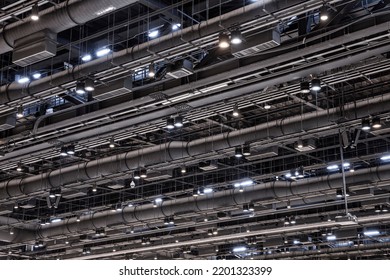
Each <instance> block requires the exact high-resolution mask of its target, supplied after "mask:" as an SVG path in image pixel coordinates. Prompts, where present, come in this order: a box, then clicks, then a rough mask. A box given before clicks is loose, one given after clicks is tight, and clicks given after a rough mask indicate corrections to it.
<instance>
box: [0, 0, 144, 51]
mask: <svg viewBox="0 0 390 280" xmlns="http://www.w3.org/2000/svg"><path fill="white" fill-rule="evenodd" d="M136 2H137V1H136V0H110V1H107V0H84V1H81V0H67V1H64V2H62V3H60V4H57V5H56V6H54V7H51V8H48V9H46V10H43V11H40V12H39V20H38V21H36V22H31V19H29V18H26V19H24V20H23V21H17V22H15V23H11V24H8V25H6V26H5V27H3V28H2V30H1V31H0V54H3V53H6V52H8V51H12V49H13V47H14V43H15V40H17V39H20V38H23V37H26V36H28V35H30V34H33V33H36V32H38V31H42V30H44V29H49V30H50V31H52V32H53V33H59V32H61V31H64V30H67V29H69V28H72V27H75V26H77V25H82V24H84V23H86V22H88V21H90V20H93V19H96V18H98V17H99V16H103V15H104V14H106V13H108V12H111V11H113V10H115V9H121V8H123V7H126V6H128V5H131V4H134V3H136Z"/></svg>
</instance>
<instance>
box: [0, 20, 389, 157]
mask: <svg viewBox="0 0 390 280" xmlns="http://www.w3.org/2000/svg"><path fill="white" fill-rule="evenodd" d="M382 27H383V26H382V25H381V28H382ZM377 28H379V26H377ZM386 28H387V27H386ZM369 30H371V28H369ZM354 35H355V34H354ZM344 37H347V36H344ZM348 37H349V38H354V36H352V35H351V36H348ZM332 42H333V41H332ZM332 42H330V43H332ZM386 51H387V46H385V47H380V48H377V49H375V50H370V51H366V52H363V53H359V54H357V55H350V56H348V57H346V58H345V59H340V60H336V61H331V62H328V63H322V64H320V65H317V64H315V65H313V66H312V67H308V68H305V69H304V70H301V71H297V72H292V73H289V74H286V75H279V76H276V77H273V78H270V79H267V80H264V81H260V82H258V83H255V84H252V85H249V86H247V87H245V88H238V89H233V90H230V91H226V92H222V93H218V94H213V95H210V96H207V97H205V98H202V99H201V100H196V101H190V102H188V105H189V106H191V107H193V108H199V107H204V106H207V105H209V104H213V103H215V102H219V101H220V100H225V99H229V98H236V97H238V96H242V95H244V94H246V93H252V92H255V91H258V90H261V89H263V88H266V87H268V86H273V85H275V84H282V83H284V82H287V81H291V80H293V79H295V78H296V77H298V76H300V77H304V76H308V75H310V74H311V73H312V72H313V71H323V70H324V71H325V70H329V69H333V68H337V67H340V66H343V65H347V64H349V63H355V62H358V61H361V60H364V59H366V58H368V57H371V56H374V55H378V54H381V53H383V52H386ZM271 60H272V59H271ZM255 67H261V65H260V64H258V63H255V64H253V65H250V66H249V68H250V69H248V68H246V69H245V70H244V71H242V72H245V71H253V69H257V68H255ZM237 72H240V73H241V71H236V74H237ZM227 74H229V73H227ZM225 78H226V77H225ZM206 79H208V78H206ZM184 87H186V86H184ZM180 90H182V89H179V91H180ZM183 90H184V89H183ZM2 96H3V95H1V94H0V99H1V97H2ZM145 100H147V98H142V99H136V100H134V101H132V102H131V104H129V103H123V104H119V105H117V106H115V107H113V108H107V109H102V110H99V111H96V112H93V113H91V114H86V115H83V116H80V117H78V118H77V121H78V122H87V121H88V120H90V119H94V118H97V117H99V116H106V115H109V114H110V113H111V112H115V111H118V110H119V111H120V110H123V109H125V108H128V107H129V106H133V107H136V106H139V105H141V104H143V103H144V102H146V101H145ZM377 101H378V102H381V101H385V102H386V99H383V100H377ZM377 101H375V99H374V100H373V102H377ZM361 105H362V103H360V105H357V106H361ZM363 105H364V104H363ZM351 108H352V107H351ZM378 109H379V110H378V111H375V113H380V112H381V110H382V109H381V108H378ZM369 110H377V108H373V107H372V108H371V107H370V108H369ZM328 112H329V114H330V115H331V114H335V113H336V112H337V110H336V109H331V110H330V111H328ZM366 112H368V111H366ZM175 113H176V110H175V108H172V107H170V108H165V109H161V110H159V111H153V112H151V113H144V114H142V115H137V116H135V117H133V118H131V119H129V118H127V119H126V120H122V121H118V122H116V123H115V125H111V126H105V127H97V128H93V129H90V130H87V131H82V132H80V133H78V134H77V135H72V136H64V137H61V138H60V139H58V140H61V141H63V142H75V141H78V140H79V139H85V138H87V137H93V136H95V135H100V137H102V136H103V135H106V134H109V133H110V132H112V131H114V130H117V129H122V128H126V127H129V126H131V125H136V124H139V123H141V122H145V121H149V122H150V121H151V120H155V119H161V118H164V117H166V116H168V115H172V114H175ZM324 113H325V114H326V113H327V111H322V112H321V113H320V112H317V113H313V114H312V117H315V115H316V114H318V116H320V115H321V114H324ZM351 115H352V116H353V114H351ZM323 116H325V120H326V118H327V116H326V115H323ZM363 116H364V117H365V116H366V114H365V112H364V110H363V111H361V114H360V115H359V117H363ZM42 119H43V118H41V119H39V120H38V122H37V123H36V124H35V125H34V132H33V134H34V135H36V134H39V133H47V132H49V131H53V130H61V129H62V128H64V127H66V126H68V125H71V123H70V122H69V120H66V121H63V122H60V123H57V124H55V125H48V126H45V127H42V128H40V129H38V125H39V123H40V121H41V120H42ZM353 119H354V116H353ZM72 121H73V120H72ZM286 121H287V120H286ZM284 122H285V121H284ZM73 124H74V122H73ZM329 124H330V123H329ZM276 125H278V123H276ZM47 147H48V146H47V144H40V145H39V146H35V147H34V151H36V150H40V149H44V148H47ZM22 152H25V153H26V154H28V153H29V152H32V151H31V150H29V148H27V149H25V150H22ZM20 155H21V156H23V155H24V154H23V153H21V152H19V151H15V152H13V154H12V156H13V157H17V156H20Z"/></svg>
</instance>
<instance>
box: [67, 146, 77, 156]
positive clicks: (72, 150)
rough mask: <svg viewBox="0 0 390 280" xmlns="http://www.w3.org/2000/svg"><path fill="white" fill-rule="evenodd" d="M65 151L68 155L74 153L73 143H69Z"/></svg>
mask: <svg viewBox="0 0 390 280" xmlns="http://www.w3.org/2000/svg"><path fill="white" fill-rule="evenodd" d="M66 152H67V153H68V155H74V154H75V147H74V145H69V146H68V147H67V148H66Z"/></svg>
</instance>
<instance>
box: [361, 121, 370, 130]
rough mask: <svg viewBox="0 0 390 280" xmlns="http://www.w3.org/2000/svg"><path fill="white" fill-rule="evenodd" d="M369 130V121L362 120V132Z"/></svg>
mask: <svg viewBox="0 0 390 280" xmlns="http://www.w3.org/2000/svg"><path fill="white" fill-rule="evenodd" d="M370 129H371V126H370V120H369V119H362V130H363V131H369V130H370Z"/></svg>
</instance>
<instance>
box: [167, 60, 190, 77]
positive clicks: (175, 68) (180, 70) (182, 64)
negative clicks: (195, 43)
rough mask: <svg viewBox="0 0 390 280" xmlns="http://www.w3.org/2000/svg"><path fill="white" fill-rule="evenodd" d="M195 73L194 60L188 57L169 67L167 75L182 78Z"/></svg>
mask: <svg viewBox="0 0 390 280" xmlns="http://www.w3.org/2000/svg"><path fill="white" fill-rule="evenodd" d="M191 74H193V70H192V62H191V61H189V60H188V59H184V60H183V61H177V62H176V63H175V64H174V65H170V66H169V67H168V71H167V76H169V77H172V78H174V79H180V78H183V77H186V76H189V75H191Z"/></svg>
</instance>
